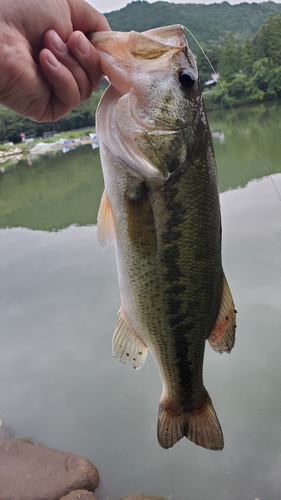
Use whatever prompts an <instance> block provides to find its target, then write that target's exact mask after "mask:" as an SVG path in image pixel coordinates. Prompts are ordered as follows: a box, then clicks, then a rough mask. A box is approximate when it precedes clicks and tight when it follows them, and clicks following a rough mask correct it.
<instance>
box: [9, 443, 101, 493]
mask: <svg viewBox="0 0 281 500" xmlns="http://www.w3.org/2000/svg"><path fill="white" fill-rule="evenodd" d="M98 484H99V473H98V470H97V469H96V468H95V466H94V465H93V464H92V463H91V462H90V461H89V460H87V459H85V458H82V457H79V456H77V455H73V454H72V453H66V452H63V451H59V450H56V449H53V448H47V447H46V446H42V445H38V444H34V443H32V441H29V440H27V439H13V440H10V441H4V442H3V443H1V444H0V499H1V500H26V499H27V498H28V500H57V499H58V498H61V497H63V496H65V495H68V494H69V493H70V492H73V491H75V490H78V491H79V490H82V491H83V490H86V493H87V491H88V492H94V491H95V490H96V488H97V487H98ZM78 499H79V497H77V500H78ZM67 500H69V499H67ZM70 500H76V499H75V497H71V498H70ZM81 500H93V498H88V497H81Z"/></svg>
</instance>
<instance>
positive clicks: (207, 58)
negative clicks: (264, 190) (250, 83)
mask: <svg viewBox="0 0 281 500" xmlns="http://www.w3.org/2000/svg"><path fill="white" fill-rule="evenodd" d="M183 28H184V29H185V30H186V31H187V32H188V33H189V34H190V36H192V38H193V40H194V41H195V43H196V44H197V45H198V47H199V49H200V50H201V52H202V54H203V55H204V57H205V58H206V60H207V61H208V64H209V65H210V68H211V69H212V71H213V73H217V72H216V70H215V68H214V66H213V65H212V63H211V61H210V59H209V57H208V56H207V54H206V52H205V51H204V49H203V47H202V46H201V45H200V43H199V42H198V40H197V38H196V37H195V36H194V35H193V33H192V32H191V31H190V30H189V29H188V28H187V27H186V26H183ZM218 83H219V85H220V88H221V89H222V91H223V93H224V95H225V98H226V100H227V102H228V104H229V107H230V109H231V111H232V112H233V114H234V117H235V120H236V121H237V123H238V125H239V127H240V129H241V130H242V124H241V122H240V120H239V118H238V116H237V114H236V113H235V110H234V108H233V106H232V104H231V102H230V101H229V99H228V95H227V92H226V90H225V88H224V86H223V84H222V82H221V79H220V78H218ZM246 139H247V141H248V142H249V144H250V146H251V148H252V149H253V151H254V152H255V153H256V155H257V157H258V159H259V161H260V162H261V164H262V165H263V166H264V167H265V170H267V172H268V168H267V166H266V164H265V163H264V161H263V160H262V158H261V156H260V154H259V152H258V150H257V149H256V147H255V146H254V144H253V143H252V142H251V141H250V139H249V137H246ZM268 176H269V178H270V180H271V183H272V185H273V188H274V190H275V192H276V194H277V197H278V198H279V201H280V202H281V193H280V191H279V189H278V187H277V185H276V183H275V181H274V179H273V177H272V175H271V174H270V173H269V172H268Z"/></svg>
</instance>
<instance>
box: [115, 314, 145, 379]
mask: <svg viewBox="0 0 281 500" xmlns="http://www.w3.org/2000/svg"><path fill="white" fill-rule="evenodd" d="M112 351H113V356H114V357H115V358H117V359H118V360H119V361H122V363H125V364H127V365H129V366H131V367H132V368H135V369H138V368H141V367H142V365H143V364H144V362H145V360H146V356H147V351H148V348H147V346H146V345H145V344H144V343H143V342H142V341H141V340H140V339H139V338H138V337H137V336H136V335H135V333H134V332H133V331H132V329H131V328H130V326H129V324H128V322H127V320H126V318H125V317H124V315H123V312H122V309H120V312H119V319H118V321H117V324H116V327H115V331H114V335H113V340H112Z"/></svg>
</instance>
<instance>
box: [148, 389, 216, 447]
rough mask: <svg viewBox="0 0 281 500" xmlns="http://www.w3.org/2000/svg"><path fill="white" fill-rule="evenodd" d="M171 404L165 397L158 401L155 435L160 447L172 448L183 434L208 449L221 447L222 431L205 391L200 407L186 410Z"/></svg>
mask: <svg viewBox="0 0 281 500" xmlns="http://www.w3.org/2000/svg"><path fill="white" fill-rule="evenodd" d="M173 406H174V405H172V404H170V402H169V400H167V399H166V400H163V401H162V400H161V401H160V406H159V414H158V428H157V435H158V441H159V444H160V446H162V448H172V446H174V444H175V443H177V442H178V441H179V440H180V439H181V438H182V437H184V436H185V437H187V438H188V439H190V441H193V442H194V443H195V444H197V445H199V446H203V447H204V448H208V449H209V450H222V449H223V446H224V442H223V433H222V430H221V426H220V423H219V421H218V418H217V415H216V412H215V409H214V407H213V403H212V400H211V398H210V396H209V394H208V393H207V391H206V400H205V402H204V405H203V406H202V407H201V408H200V409H197V410H193V411H192V412H187V411H184V409H183V408H182V409H181V408H179V409H178V408H177V409H176V410H175V407H174V408H173ZM177 410H178V411H177Z"/></svg>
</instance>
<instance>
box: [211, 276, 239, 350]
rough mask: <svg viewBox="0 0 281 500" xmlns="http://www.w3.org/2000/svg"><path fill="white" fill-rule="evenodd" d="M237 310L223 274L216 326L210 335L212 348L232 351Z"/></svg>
mask: <svg viewBox="0 0 281 500" xmlns="http://www.w3.org/2000/svg"><path fill="white" fill-rule="evenodd" d="M235 330H236V311H235V306H234V302H233V298H232V295H231V291H230V289H229V286H228V283H227V281H226V278H225V276H224V275H223V284H222V299H221V305H220V310H219V314H218V317H217V321H216V324H215V327H214V329H213V331H212V333H211V335H210V336H209V337H208V341H209V343H210V345H211V346H212V348H213V349H214V350H215V351H216V352H219V353H222V352H230V351H231V349H232V348H233V346H234V342H235Z"/></svg>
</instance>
